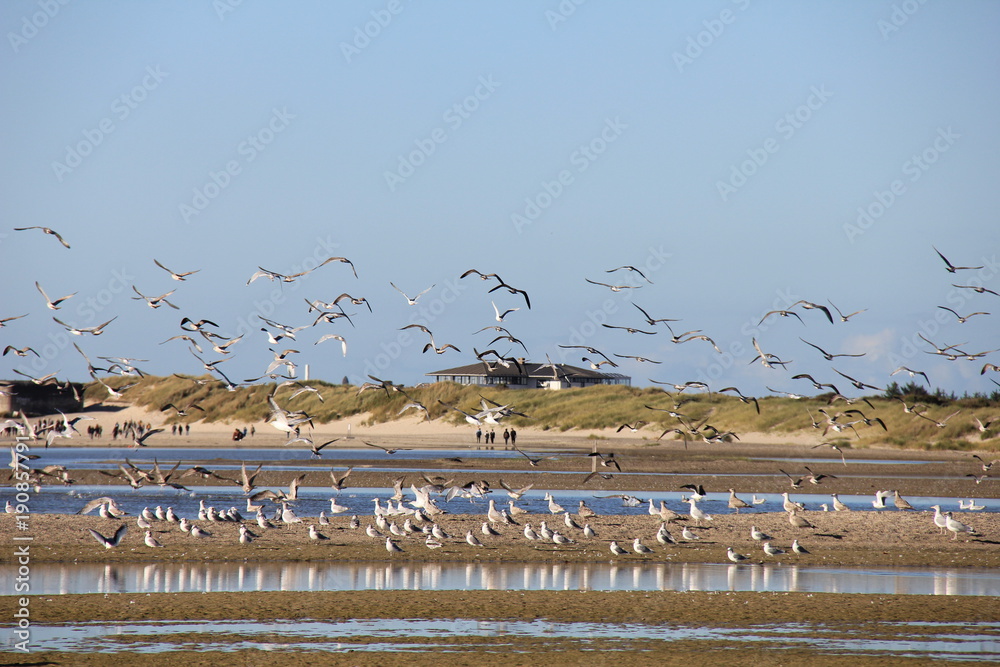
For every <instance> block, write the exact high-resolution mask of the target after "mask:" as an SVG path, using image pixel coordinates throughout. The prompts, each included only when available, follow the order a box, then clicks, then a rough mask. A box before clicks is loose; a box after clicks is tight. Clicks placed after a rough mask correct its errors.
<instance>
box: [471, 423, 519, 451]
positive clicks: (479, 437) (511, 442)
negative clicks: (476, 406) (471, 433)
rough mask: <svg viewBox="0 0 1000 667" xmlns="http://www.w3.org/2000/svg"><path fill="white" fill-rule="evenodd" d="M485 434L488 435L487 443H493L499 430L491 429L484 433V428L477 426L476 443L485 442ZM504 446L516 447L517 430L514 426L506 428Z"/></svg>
mask: <svg viewBox="0 0 1000 667" xmlns="http://www.w3.org/2000/svg"><path fill="white" fill-rule="evenodd" d="M484 435H485V436H486V443H485V444H487V445H492V444H493V443H495V442H496V441H497V432H496V431H495V430H493V429H490V432H489V433H483V430H482V429H481V428H477V429H476V444H477V445H479V444H483V436H484ZM503 446H504V447H508V446H510V447H516V446H517V431H515V430H514V429H513V428H509V429H507V428H505V429H504V430H503Z"/></svg>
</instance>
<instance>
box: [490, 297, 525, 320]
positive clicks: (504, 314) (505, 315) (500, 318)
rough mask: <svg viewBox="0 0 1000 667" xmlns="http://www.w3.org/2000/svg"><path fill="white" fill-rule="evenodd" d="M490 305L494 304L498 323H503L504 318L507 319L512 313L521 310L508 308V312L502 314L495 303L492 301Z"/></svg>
mask: <svg viewBox="0 0 1000 667" xmlns="http://www.w3.org/2000/svg"><path fill="white" fill-rule="evenodd" d="M490 303H492V304H493V312H494V313H496V316H495V317H496V321H497V322H503V318H505V317H507V316H508V315H510V314H511V313H513V312H514V311H517V310H521V309H520V308H508V309H507V310H505V311H503V312H502V313H501V312H500V309H499V308H497V304H496V303H495V302H493V301H490Z"/></svg>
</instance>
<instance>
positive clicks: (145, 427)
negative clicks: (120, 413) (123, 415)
mask: <svg viewBox="0 0 1000 667" xmlns="http://www.w3.org/2000/svg"><path fill="white" fill-rule="evenodd" d="M152 429H153V425H152V424H150V423H149V422H145V423H144V422H141V421H136V420H134V419H129V420H128V421H126V422H125V423H124V424H119V423H118V422H115V425H114V427H113V428H112V429H111V439H112V440H117V439H118V436H121V437H123V438H141V437H142V436H143V434H144V433H146V431H151V430H152Z"/></svg>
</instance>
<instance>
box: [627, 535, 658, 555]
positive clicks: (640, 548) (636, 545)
mask: <svg viewBox="0 0 1000 667" xmlns="http://www.w3.org/2000/svg"><path fill="white" fill-rule="evenodd" d="M632 551H634V552H636V553H637V554H639V555H640V556H645V555H646V554H651V553H653V550H652V549H650V548H649V547H647V546H646V545H645V544H643V543H642V540H640V539H639V538H638V537H637V538H635V540H633V542H632Z"/></svg>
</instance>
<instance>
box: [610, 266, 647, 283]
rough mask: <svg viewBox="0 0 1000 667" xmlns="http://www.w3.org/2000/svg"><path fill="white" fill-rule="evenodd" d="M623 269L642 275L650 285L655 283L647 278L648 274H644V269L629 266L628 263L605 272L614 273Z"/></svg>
mask: <svg viewBox="0 0 1000 667" xmlns="http://www.w3.org/2000/svg"><path fill="white" fill-rule="evenodd" d="M622 269H625V270H626V271H632V272H633V273H638V274H639V275H640V276H642V279H643V280H645V281H646V282H647V283H649V284H650V285H652V284H653V281H652V280H650V279H649V278H647V277H646V274H644V273H643V272H642V271H640V270H639V269H637V268H635V267H634V266H628V265H626V266H619V267H618V268H615V269H608V270H607V271H605V273H614V272H615V271H621V270H622Z"/></svg>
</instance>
